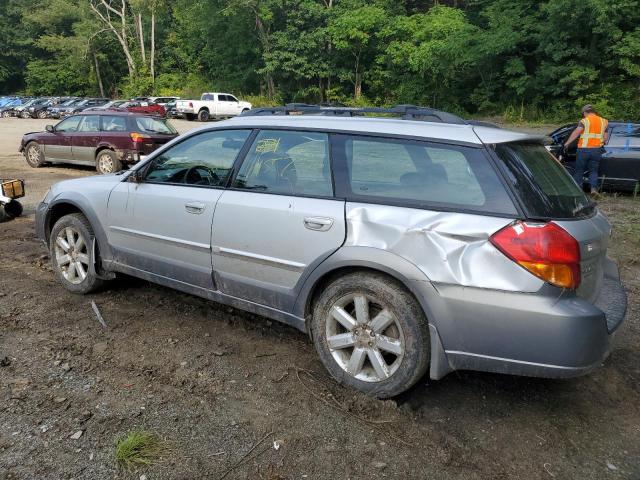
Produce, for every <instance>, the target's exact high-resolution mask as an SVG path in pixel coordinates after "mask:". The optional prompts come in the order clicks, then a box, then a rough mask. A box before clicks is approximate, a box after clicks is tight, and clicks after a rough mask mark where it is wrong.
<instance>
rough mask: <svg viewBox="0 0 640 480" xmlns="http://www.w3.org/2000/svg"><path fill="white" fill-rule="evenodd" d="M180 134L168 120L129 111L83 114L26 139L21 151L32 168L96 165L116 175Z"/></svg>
mask: <svg viewBox="0 0 640 480" xmlns="http://www.w3.org/2000/svg"><path fill="white" fill-rule="evenodd" d="M177 135H178V133H177V132H176V130H175V129H174V128H173V126H172V125H171V124H170V123H168V122H167V121H166V120H163V119H159V118H157V117H151V116H148V115H140V114H134V113H128V112H116V111H104V112H86V113H85V112H83V113H82V114H77V115H72V116H70V117H67V118H65V119H64V120H62V121H61V122H59V123H58V124H57V125H55V126H52V125H47V127H46V131H44V132H35V133H27V134H26V135H24V136H23V137H22V142H21V144H20V152H22V153H23V155H24V157H25V160H26V161H27V164H29V166H31V167H34V168H37V167H41V166H42V165H44V164H46V163H49V162H52V163H73V164H78V165H90V166H95V167H96V170H97V171H98V173H113V172H117V171H119V170H122V168H123V167H124V166H125V165H131V164H134V163H136V162H138V161H139V160H140V157H141V156H143V155H148V154H150V153H151V152H153V151H154V150H155V149H156V148H158V147H159V146H161V145H163V144H165V143H167V142H168V141H169V140H172V139H173V138H175V137H176V136H177Z"/></svg>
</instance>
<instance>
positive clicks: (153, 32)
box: [150, 10, 156, 82]
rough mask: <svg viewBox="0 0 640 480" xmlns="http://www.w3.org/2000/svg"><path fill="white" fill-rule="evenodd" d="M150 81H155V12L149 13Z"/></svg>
mask: <svg viewBox="0 0 640 480" xmlns="http://www.w3.org/2000/svg"><path fill="white" fill-rule="evenodd" d="M150 62H151V80H152V81H154V82H155V81H156V12H155V10H152V11H151V59H150Z"/></svg>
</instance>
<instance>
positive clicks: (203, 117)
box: [198, 109, 209, 122]
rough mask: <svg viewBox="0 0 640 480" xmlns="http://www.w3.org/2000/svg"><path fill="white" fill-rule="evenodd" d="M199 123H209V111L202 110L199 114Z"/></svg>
mask: <svg viewBox="0 0 640 480" xmlns="http://www.w3.org/2000/svg"><path fill="white" fill-rule="evenodd" d="M198 121H199V122H208V121H209V110H204V109H203V110H200V111H199V112H198Z"/></svg>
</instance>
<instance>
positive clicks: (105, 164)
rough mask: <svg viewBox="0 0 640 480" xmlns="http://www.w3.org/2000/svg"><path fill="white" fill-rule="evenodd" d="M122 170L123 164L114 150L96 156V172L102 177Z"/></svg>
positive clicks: (104, 151)
mask: <svg viewBox="0 0 640 480" xmlns="http://www.w3.org/2000/svg"><path fill="white" fill-rule="evenodd" d="M120 170H122V162H121V161H120V160H118V157H117V156H116V152H114V151H113V150H102V151H100V152H98V155H97V156H96V171H97V172H98V173H100V174H102V175H104V174H107V173H116V172H119V171H120Z"/></svg>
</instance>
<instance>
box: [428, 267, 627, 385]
mask: <svg viewBox="0 0 640 480" xmlns="http://www.w3.org/2000/svg"><path fill="white" fill-rule="evenodd" d="M607 262H608V264H607V269H606V272H605V278H604V282H603V286H602V289H601V292H600V295H599V297H598V299H597V300H596V302H595V304H592V303H589V302H588V301H586V300H583V299H581V298H578V297H576V296H575V294H572V293H571V294H570V293H561V294H559V293H558V292H559V290H558V289H555V288H553V287H550V286H549V287H548V288H547V287H545V288H543V290H544V291H543V292H539V293H536V294H527V293H518V292H499V291H487V290H483V289H472V288H465V287H456V286H449V285H447V286H443V285H441V286H437V285H436V289H437V290H438V293H439V297H440V300H439V301H438V302H436V304H435V305H433V299H431V301H432V303H431V305H432V306H434V307H435V308H432V310H433V311H432V316H431V321H432V335H434V334H435V335H437V336H438V338H437V339H436V340H437V342H435V345H436V350H437V349H438V345H437V344H438V343H439V347H440V348H439V349H440V351H439V352H433V353H432V365H433V364H434V363H435V364H436V365H437V366H438V367H437V368H436V369H435V370H434V369H433V368H432V372H431V378H434V379H438V378H442V377H443V376H444V375H446V374H447V373H449V372H450V371H453V370H478V371H487V372H495V373H506V374H513V375H525V376H534V377H547V378H568V377H576V376H579V375H584V374H586V373H588V372H590V371H591V370H593V369H595V368H597V367H598V366H600V365H601V364H602V362H603V361H604V360H605V359H606V358H607V356H608V355H609V353H610V350H611V344H612V340H613V337H614V335H615V332H616V330H617V329H618V328H619V327H620V325H621V324H622V322H623V320H624V316H625V313H626V305H627V301H626V294H625V292H624V288H623V287H622V285H621V283H620V280H619V278H618V273H617V267H616V266H615V264H614V263H613V262H610V261H609V260H607ZM433 347H434V340H433V339H432V349H433ZM434 355H435V356H437V355H439V358H438V359H437V361H434V360H435V357H434Z"/></svg>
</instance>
